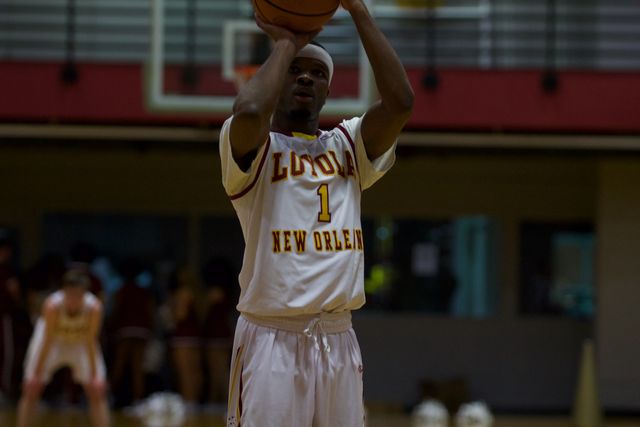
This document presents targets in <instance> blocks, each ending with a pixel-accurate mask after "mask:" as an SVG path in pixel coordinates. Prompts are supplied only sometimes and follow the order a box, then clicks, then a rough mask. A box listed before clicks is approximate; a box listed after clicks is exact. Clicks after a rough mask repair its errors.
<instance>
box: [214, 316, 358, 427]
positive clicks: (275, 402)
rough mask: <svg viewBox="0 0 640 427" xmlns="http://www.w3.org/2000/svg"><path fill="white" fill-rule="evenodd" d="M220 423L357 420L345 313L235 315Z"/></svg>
mask: <svg viewBox="0 0 640 427" xmlns="http://www.w3.org/2000/svg"><path fill="white" fill-rule="evenodd" d="M231 360H232V362H231V374H230V379H229V403H228V412H227V427H362V426H363V425H364V404H363V398H362V371H363V368H362V357H361V355H360V346H359V345H358V341H357V339H356V335H355V332H354V331H353V328H352V327H351V314H350V313H349V312H346V313H339V314H327V315H325V314H323V315H322V316H320V317H318V316H315V317H313V316H302V317H293V318H290V317H283V318H273V317H268V318H265V317H255V316H251V315H248V314H243V315H241V316H240V318H239V319H238V324H237V326H236V333H235V338H234V345H233V355H232V359H231Z"/></svg>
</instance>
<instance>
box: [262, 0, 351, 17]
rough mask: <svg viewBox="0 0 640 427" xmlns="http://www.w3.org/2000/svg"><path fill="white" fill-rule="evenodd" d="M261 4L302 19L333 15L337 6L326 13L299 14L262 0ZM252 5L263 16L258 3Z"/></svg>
mask: <svg viewBox="0 0 640 427" xmlns="http://www.w3.org/2000/svg"><path fill="white" fill-rule="evenodd" d="M262 1H263V2H265V3H267V4H268V5H269V6H272V7H274V8H276V9H278V10H281V11H283V12H286V13H289V14H291V15H297V16H304V17H308V18H312V17H320V16H326V15H329V14H332V13H334V12H335V11H336V10H338V6H336V7H335V8H333V9H331V10H329V11H327V12H322V13H299V12H294V11H291V10H288V9H285V8H284V7H281V6H278V5H277V4H274V3H273V2H271V1H270V0H262ZM253 4H254V5H255V6H256V8H258V9H259V12H260V14H261V15H262V16H264V13H262V10H260V7H259V6H258V2H257V1H254V2H253Z"/></svg>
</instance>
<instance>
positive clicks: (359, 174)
mask: <svg viewBox="0 0 640 427" xmlns="http://www.w3.org/2000/svg"><path fill="white" fill-rule="evenodd" d="M232 119H233V118H229V119H227V121H226V122H225V123H224V125H223V127H222V131H221V135H220V158H221V162H222V182H223V185H224V188H225V190H226V192H227V194H228V195H229V197H230V198H231V201H232V203H233V207H234V208H235V210H236V213H237V214H238V218H239V220H240V225H241V227H242V232H243V235H244V240H245V252H244V260H243V265H242V271H241V272H240V277H239V281H240V287H241V293H240V301H239V303H238V310H239V311H240V312H243V313H250V314H253V315H257V316H296V315H306V314H318V313H322V312H332V313H337V312H342V311H347V310H354V309H357V308H360V307H361V306H362V305H363V304H364V301H365V297H364V242H363V236H362V228H361V222H360V195H361V192H362V190H364V189H366V188H368V187H370V186H371V185H372V184H373V183H374V182H376V181H377V180H378V179H379V178H380V177H382V175H384V174H385V173H386V172H387V171H388V170H389V169H390V168H391V166H392V165H393V163H394V161H395V144H394V146H392V147H391V148H390V149H389V150H388V151H387V152H386V153H385V154H383V155H382V156H380V157H379V158H378V159H376V160H374V161H373V162H372V161H370V160H369V159H368V157H367V154H366V151H365V148H364V143H363V141H362V137H361V135H360V124H361V123H362V118H361V117H356V118H353V119H351V120H346V121H343V122H342V123H341V124H340V125H338V126H337V127H336V128H334V129H332V130H330V131H327V132H319V134H318V135H317V136H315V137H312V136H309V135H303V134H294V135H284V134H281V133H276V132H270V134H269V140H268V141H267V142H266V143H265V144H264V145H263V146H262V147H261V148H260V150H259V151H258V153H257V155H256V158H255V159H254V161H253V163H252V164H251V166H250V168H249V169H248V170H247V171H246V172H243V171H242V170H241V169H240V168H239V167H238V165H237V163H236V162H235V161H234V159H233V156H232V153H231V144H230V141H229V128H230V124H231V120H232Z"/></svg>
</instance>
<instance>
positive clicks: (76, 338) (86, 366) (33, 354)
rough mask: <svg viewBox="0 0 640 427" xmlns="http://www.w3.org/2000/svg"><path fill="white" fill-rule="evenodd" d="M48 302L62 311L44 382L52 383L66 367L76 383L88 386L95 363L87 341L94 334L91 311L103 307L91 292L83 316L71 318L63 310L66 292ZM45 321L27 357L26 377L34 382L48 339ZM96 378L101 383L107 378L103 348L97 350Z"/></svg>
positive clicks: (54, 329) (37, 329)
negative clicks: (62, 368) (91, 330)
mask: <svg viewBox="0 0 640 427" xmlns="http://www.w3.org/2000/svg"><path fill="white" fill-rule="evenodd" d="M47 302H50V303H52V304H53V305H54V306H55V307H56V308H57V311H58V314H57V316H56V323H55V324H54V325H53V327H52V329H51V334H52V337H51V338H52V342H51V346H50V347H49V353H48V354H47V357H46V359H45V360H44V365H43V367H42V372H41V375H42V376H41V379H42V381H44V382H45V383H47V382H49V380H50V379H51V376H52V375H53V373H54V372H55V371H56V370H58V369H59V368H61V367H63V366H68V367H70V368H71V372H72V374H73V378H74V380H75V381H77V382H79V383H81V384H86V383H88V382H89V381H90V380H91V378H92V377H91V363H90V360H89V352H88V351H87V345H86V343H87V338H89V336H88V334H89V333H90V326H91V325H90V323H91V311H92V309H93V308H94V307H95V306H96V305H97V304H98V303H99V302H98V299H97V298H96V297H95V296H94V295H93V294H91V293H90V292H85V294H84V297H83V304H82V308H81V310H80V312H79V313H78V314H76V315H74V316H69V314H68V313H67V312H66V310H65V309H64V306H63V302H64V292H63V291H57V292H54V293H53V294H52V295H51V296H50V297H49V298H48V299H47ZM45 330H46V325H45V320H44V319H43V318H39V319H38V322H37V323H36V327H35V329H34V331H33V335H32V336H31V341H30V342H29V348H28V350H27V355H26V357H25V368H24V377H25V378H27V379H29V378H33V377H34V375H35V372H36V367H37V365H38V358H39V357H40V353H41V352H42V348H43V345H44V339H45ZM94 357H95V366H96V372H95V375H96V377H97V378H99V379H104V378H105V372H106V371H105V366H104V360H103V358H102V352H101V350H100V348H99V346H98V347H97V348H96V354H95V355H94Z"/></svg>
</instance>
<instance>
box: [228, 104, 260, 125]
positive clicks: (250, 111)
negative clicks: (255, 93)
mask: <svg viewBox="0 0 640 427" xmlns="http://www.w3.org/2000/svg"><path fill="white" fill-rule="evenodd" d="M263 110H264V109H263V108H261V106H260V104H259V103H257V102H255V101H251V100H247V101H242V100H237V101H236V102H235V103H234V104H233V117H234V119H239V120H240V121H242V122H245V123H246V122H260V121H261V120H262V119H263V117H264V116H265V114H264V111H263Z"/></svg>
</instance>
